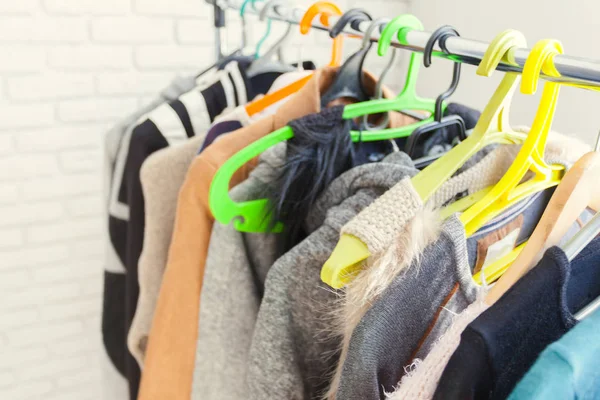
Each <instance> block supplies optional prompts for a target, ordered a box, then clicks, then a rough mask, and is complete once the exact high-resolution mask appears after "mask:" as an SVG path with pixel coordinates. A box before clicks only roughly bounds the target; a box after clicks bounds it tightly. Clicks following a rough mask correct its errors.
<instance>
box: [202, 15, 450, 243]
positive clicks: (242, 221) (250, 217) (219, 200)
mask: <svg viewBox="0 0 600 400" xmlns="http://www.w3.org/2000/svg"><path fill="white" fill-rule="evenodd" d="M413 29H419V30H422V29H423V25H422V24H421V22H420V21H419V20H418V19H417V18H416V17H414V16H412V15H409V14H405V15H401V16H399V17H396V18H395V19H393V20H392V21H391V22H390V23H389V24H387V25H386V27H385V29H384V30H383V32H382V33H381V38H380V40H379V45H378V54H379V55H380V56H385V54H386V53H387V51H388V49H389V48H390V45H391V39H392V37H393V35H394V34H396V35H397V37H398V40H400V41H405V37H406V34H407V33H408V32H409V31H410V30H413ZM422 57H423V56H422V55H421V54H416V53H413V54H412V55H411V58H410V63H409V68H408V75H407V78H406V83H405V85H404V89H403V90H402V92H401V93H400V94H399V95H398V96H397V97H396V98H394V99H379V100H370V101H365V102H362V103H358V104H352V105H349V106H346V107H345V108H344V114H343V118H344V119H354V118H357V117H361V116H363V115H368V114H376V113H383V112H388V111H401V110H423V111H428V112H429V113H430V114H431V117H429V118H427V119H425V120H422V121H419V122H417V123H414V124H411V125H407V126H404V127H400V128H390V129H383V130H373V131H368V130H365V131H363V132H362V133H361V132H359V131H351V132H350V134H351V138H352V141H353V142H358V141H363V142H369V141H378V140H388V139H396V138H401V137H407V136H409V135H410V134H411V133H412V132H413V131H414V130H415V128H417V127H419V126H421V125H423V124H426V123H429V122H431V121H433V114H434V111H435V99H422V98H420V97H418V96H417V94H416V81H417V74H418V70H419V67H420V64H421V58H422ZM444 107H445V106H444ZM292 137H294V132H293V131H292V129H291V128H290V127H289V126H285V127H283V128H281V129H278V130H276V131H274V132H272V133H270V134H269V135H267V136H265V137H263V138H261V139H259V140H257V141H255V142H254V143H252V144H250V145H249V146H246V147H245V148H244V149H242V150H241V151H239V152H237V153H236V154H234V155H233V156H232V157H230V158H229V159H228V160H227V161H226V162H225V163H224V164H223V165H222V166H221V168H219V170H218V171H217V173H216V174H215V176H214V178H213V180H212V183H211V186H210V193H209V205H210V210H211V212H212V214H213V216H214V217H215V219H216V220H217V221H219V222H220V223H222V224H229V223H230V222H231V221H233V224H234V227H235V229H237V230H238V231H240V232H267V231H271V232H281V231H282V230H283V224H282V223H280V222H278V223H276V224H275V225H274V227H273V229H269V228H270V226H271V221H270V219H271V215H269V211H268V210H269V207H268V202H269V201H268V200H267V199H257V200H251V201H246V202H240V203H237V202H235V201H233V200H232V199H231V198H230V197H229V182H230V181H231V178H232V176H233V174H234V173H235V171H237V170H238V169H239V168H241V167H243V166H244V165H245V164H246V163H248V162H249V161H250V160H252V159H253V158H255V157H257V156H258V155H260V154H261V153H263V152H264V151H265V150H267V149H268V148H270V147H272V146H274V145H276V144H277V143H280V142H283V141H285V140H288V139H291V138H292Z"/></svg>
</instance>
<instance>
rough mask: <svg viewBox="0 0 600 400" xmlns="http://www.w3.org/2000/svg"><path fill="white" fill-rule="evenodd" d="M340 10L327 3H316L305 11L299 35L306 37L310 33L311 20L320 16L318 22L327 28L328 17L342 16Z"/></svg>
mask: <svg viewBox="0 0 600 400" xmlns="http://www.w3.org/2000/svg"><path fill="white" fill-rule="evenodd" d="M342 14H343V13H342V10H340V8H339V7H338V6H337V5H335V4H334V3H331V2H329V1H317V2H316V3H314V4H313V5H312V6H310V7H309V8H308V10H306V12H305V13H304V15H303V16H302V20H301V21H300V33H302V34H303V35H306V34H307V33H308V31H310V28H311V24H312V21H313V19H314V18H315V17H316V16H317V15H320V18H319V20H320V21H321V23H322V24H323V25H325V26H329V17H330V16H332V15H342Z"/></svg>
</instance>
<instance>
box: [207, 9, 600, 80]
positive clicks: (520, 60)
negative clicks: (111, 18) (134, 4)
mask: <svg viewBox="0 0 600 400" xmlns="http://www.w3.org/2000/svg"><path fill="white" fill-rule="evenodd" d="M205 1H206V2H207V3H209V4H212V5H213V6H214V7H215V8H216V9H221V10H227V9H232V10H240V8H241V6H242V4H243V0H205ZM265 4H266V2H260V3H255V4H254V5H253V4H252V3H250V4H249V5H248V6H247V7H246V10H245V13H246V14H254V15H259V14H260V12H261V10H262V8H263V7H264V5H265ZM304 12H305V10H303V9H299V8H291V9H290V8H287V7H284V6H279V5H277V6H275V7H273V8H272V9H271V10H269V11H268V12H267V14H266V15H267V17H268V18H270V19H271V20H274V21H281V22H287V23H291V24H294V25H299V23H300V20H301V19H302V16H303V15H304ZM215 15H217V12H215ZM338 19H339V18H338V17H333V16H332V17H331V18H330V24H331V26H333V25H334V24H335V23H336V22H337V20H338ZM217 22H218V21H216V20H215V27H217ZM219 22H220V21H219ZM220 26H225V25H224V18H223V25H220ZM368 26H369V22H361V23H360V24H358V26H357V28H358V29H354V28H352V27H351V26H350V24H348V25H347V26H346V27H345V28H344V30H343V31H342V33H343V34H346V35H354V36H359V37H361V38H362V37H363V36H364V33H363V32H364V31H366V29H367V27H368ZM312 27H313V29H318V30H323V31H329V29H328V28H327V27H326V26H324V25H322V24H321V23H320V22H319V21H318V18H315V20H314V21H313V23H312ZM430 36H431V33H430V32H425V31H411V32H409V33H408V34H407V35H406V40H407V43H406V44H404V43H400V42H399V41H398V40H397V39H396V38H394V40H392V46H393V47H397V48H402V49H407V50H411V51H418V52H423V49H424V48H425V44H426V43H427V41H428V40H429V38H430ZM215 38H216V39H215V47H216V49H217V53H218V54H219V53H220V54H223V52H222V51H221V50H220V48H221V47H220V46H221V44H222V42H223V41H222V40H221V35H220V33H219V32H216V35H215ZM378 40H379V33H378V32H377V30H375V32H374V33H373V34H372V35H371V42H377V41H378ZM445 45H446V48H447V50H448V53H444V52H442V51H441V50H440V49H439V47H437V46H436V47H435V48H434V50H435V51H434V53H433V55H434V56H436V57H440V58H446V59H452V60H453V61H460V62H461V63H465V64H471V65H479V63H480V62H481V59H482V58H483V54H484V53H485V50H486V49H487V48H488V45H489V44H488V43H486V42H482V41H478V40H473V39H465V38H463V37H449V38H448V39H447V40H446V42H445ZM514 55H515V62H516V64H517V65H512V64H508V63H505V62H502V63H501V64H500V65H498V67H497V70H499V71H503V72H508V71H510V72H518V73H521V72H522V71H523V66H524V65H525V60H527V57H528V56H529V49H517V50H516V51H515V54H514ZM554 65H555V67H556V69H557V71H558V72H559V73H560V74H561V77H559V78H555V77H551V76H548V75H545V74H542V75H541V78H543V79H545V80H549V81H554V82H561V83H568V84H576V85H577V84H579V85H587V86H594V87H598V88H600V61H595V60H589V59H585V58H581V57H572V56H568V55H557V56H556V57H555V58H554Z"/></svg>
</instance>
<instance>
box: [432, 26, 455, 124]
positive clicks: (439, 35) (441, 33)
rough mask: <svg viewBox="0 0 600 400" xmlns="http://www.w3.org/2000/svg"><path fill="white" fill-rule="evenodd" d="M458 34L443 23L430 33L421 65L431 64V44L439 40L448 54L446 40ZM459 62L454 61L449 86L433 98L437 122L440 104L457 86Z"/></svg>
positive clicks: (440, 115)
mask: <svg viewBox="0 0 600 400" xmlns="http://www.w3.org/2000/svg"><path fill="white" fill-rule="evenodd" d="M453 36H460V34H459V33H458V31H457V30H456V29H455V28H454V27H452V26H450V25H444V26H441V27H439V28H437V29H436V30H435V31H434V32H433V33H432V34H431V37H430V38H429V40H428V41H427V44H426V45H425V49H424V50H423V65H425V67H426V68H428V67H429V66H430V65H431V56H432V53H433V46H435V44H436V42H438V41H439V43H440V49H442V51H443V52H444V53H446V54H448V49H447V48H446V40H447V39H448V38H449V37H453ZM460 69H461V64H460V62H456V61H455V62H454V67H453V69H452V82H451V83H450V87H449V88H448V90H446V91H445V92H444V93H442V94H440V95H439V96H438V97H437V99H435V114H434V117H435V120H436V121H437V122H441V120H442V105H443V103H444V101H445V100H446V99H447V98H448V97H450V96H452V94H453V93H454V92H455V91H456V88H457V87H458V82H459V81H460Z"/></svg>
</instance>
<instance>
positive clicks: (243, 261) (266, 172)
mask: <svg viewBox="0 0 600 400" xmlns="http://www.w3.org/2000/svg"><path fill="white" fill-rule="evenodd" d="M285 149H286V146H285V143H282V144H279V145H276V146H274V147H272V148H270V149H268V150H267V151H265V152H264V153H263V154H262V155H261V156H260V162H259V164H258V166H257V167H256V168H255V169H254V170H253V171H252V172H251V174H250V176H249V177H248V178H247V179H246V180H245V181H244V182H242V183H240V184H239V185H237V186H236V187H234V188H233V189H232V190H231V191H230V192H229V195H230V196H231V198H232V199H233V200H235V201H247V200H252V199H258V198H262V197H264V196H265V191H266V188H267V187H268V185H269V183H271V182H272V181H273V179H274V178H275V174H276V173H277V171H278V169H279V168H280V167H281V165H282V163H283V162H284V161H285ZM276 247H277V246H276V242H275V235H274V234H261V233H242V232H238V231H236V229H235V228H234V227H233V225H232V224H229V225H223V224H220V223H219V222H217V221H215V223H214V225H213V229H212V233H211V238H210V245H209V248H208V254H207V258H206V266H205V270H204V281H203V284H202V294H201V298H200V312H199V325H198V341H197V345H196V361H195V365H194V376H193V383H192V400H209V399H214V400H217V399H218V400H226V399H247V398H248V397H247V390H246V386H245V382H244V376H245V374H246V368H247V363H248V352H249V349H250V342H251V340H252V332H253V331H254V323H255V322H256V316H257V314H258V308H259V306H260V301H261V298H262V293H263V291H264V282H265V279H266V275H267V272H268V270H269V268H270V267H271V266H272V265H273V263H274V262H275V259H276V256H277V254H276Z"/></svg>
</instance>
